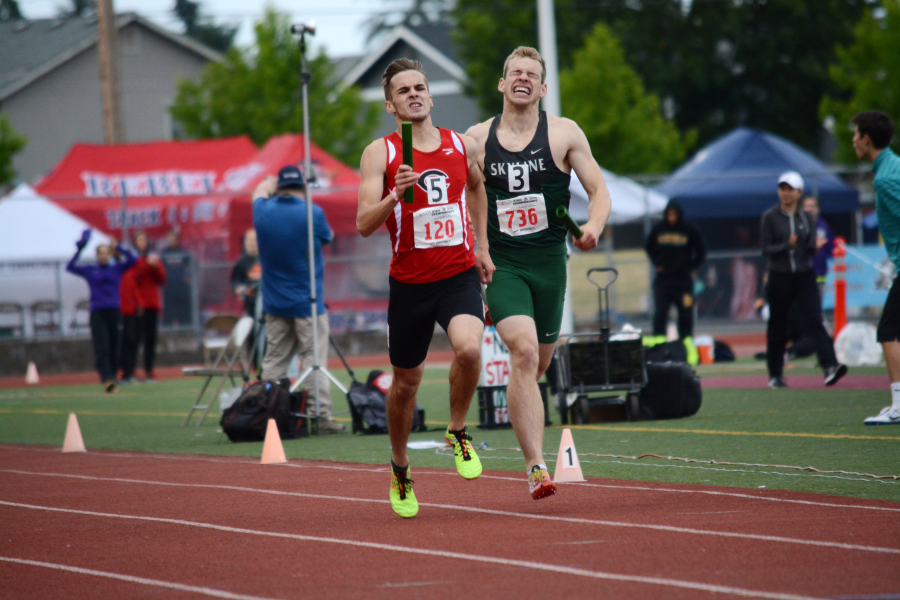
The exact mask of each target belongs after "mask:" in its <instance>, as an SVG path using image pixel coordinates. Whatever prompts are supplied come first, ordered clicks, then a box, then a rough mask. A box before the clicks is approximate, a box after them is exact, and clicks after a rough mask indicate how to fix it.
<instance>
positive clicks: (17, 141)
mask: <svg viewBox="0 0 900 600" xmlns="http://www.w3.org/2000/svg"><path fill="white" fill-rule="evenodd" d="M26 143H28V138H27V137H25V136H24V135H21V134H19V133H17V132H16V130H15V129H13V127H12V125H11V124H10V122H9V119H8V118H7V117H6V115H4V114H3V113H0V185H6V184H7V183H10V182H11V181H12V180H13V178H14V177H15V176H16V171H15V169H14V168H13V166H12V160H13V156H15V155H16V154H18V153H19V152H21V151H22V148H24V147H25V144H26Z"/></svg>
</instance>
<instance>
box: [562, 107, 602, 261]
mask: <svg viewBox="0 0 900 600" xmlns="http://www.w3.org/2000/svg"><path fill="white" fill-rule="evenodd" d="M560 121H561V124H562V123H565V126H566V129H567V131H566V138H567V139H568V141H569V151H568V153H567V155H566V158H567V159H568V162H569V164H570V165H571V166H572V169H573V170H574V171H575V174H576V175H578V179H579V180H580V181H581V185H583V186H584V191H585V192H587V196H588V201H589V202H590V204H588V222H587V223H585V224H584V225H582V226H581V230H582V231H583V232H584V234H583V235H582V236H581V237H580V238H578V239H575V240H573V243H574V244H575V247H577V248H578V249H579V250H582V251H585V252H587V251H588V250H593V249H594V248H596V247H597V241H598V240H599V239H600V234H601V233H603V228H604V227H605V226H606V221H607V220H608V219H609V211H610V209H611V208H612V200H611V199H610V197H609V190H608V189H607V188H606V181H604V180H603V172H602V171H601V170H600V165H598V164H597V161H596V160H594V155H593V154H591V145H590V144H589V143H588V141H587V137H585V135H584V132H583V131H582V130H581V128H580V127H579V126H578V125H576V124H575V122H574V121H568V120H564V119H561V120H560Z"/></svg>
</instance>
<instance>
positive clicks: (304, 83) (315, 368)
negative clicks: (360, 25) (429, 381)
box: [291, 23, 347, 434]
mask: <svg viewBox="0 0 900 600" xmlns="http://www.w3.org/2000/svg"><path fill="white" fill-rule="evenodd" d="M291 33H295V34H297V33H299V34H300V83H301V88H302V92H303V174H304V176H305V177H306V229H307V231H306V235H307V238H308V239H307V242H308V244H309V246H308V251H307V258H308V260H309V303H310V306H311V308H312V344H313V364H312V365H310V366H309V367H307V368H306V370H305V371H303V373H301V374H300V378H299V379H298V380H297V381H296V382H294V384H293V385H292V386H291V391H292V392H293V391H295V390H296V389H297V388H299V387H300V385H301V384H302V383H303V382H304V381H305V380H306V378H307V377H309V376H310V375H312V376H313V389H314V391H315V394H316V403H315V415H309V414H307V415H304V416H306V417H308V418H310V419H311V421H312V422H313V423H314V424H315V425H316V426H314V427H313V432H314V433H316V434H318V426H317V425H318V420H319V418H320V414H319V378H318V377H317V375H318V373H319V372H320V371H321V372H322V373H323V374H324V375H325V376H326V377H328V379H330V380H331V382H332V383H334V385H336V386H337V387H338V389H339V390H341V391H342V392H344V393H345V394H346V393H347V388H346V387H344V385H343V384H342V383H341V382H340V381H338V380H337V378H335V376H334V375H332V374H331V373H330V372H329V371H328V366H327V365H320V364H319V323H318V306H317V305H316V302H317V299H316V255H315V243H314V240H313V211H312V188H313V185H312V184H313V181H314V180H315V177H314V176H313V172H312V165H311V163H310V156H309V92H308V86H309V80H310V78H311V77H312V73H310V72H308V71H307V70H306V34H307V33H308V34H310V35H315V33H316V28H315V25H313V24H305V23H300V24H297V25H291Z"/></svg>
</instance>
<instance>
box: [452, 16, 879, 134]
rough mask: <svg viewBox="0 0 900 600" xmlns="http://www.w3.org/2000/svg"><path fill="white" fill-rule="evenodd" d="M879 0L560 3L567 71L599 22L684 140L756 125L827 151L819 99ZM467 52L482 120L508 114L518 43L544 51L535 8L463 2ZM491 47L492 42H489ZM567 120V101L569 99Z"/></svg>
mask: <svg viewBox="0 0 900 600" xmlns="http://www.w3.org/2000/svg"><path fill="white" fill-rule="evenodd" d="M871 2H872V0H739V1H738V0H693V2H692V3H690V5H688V3H685V2H683V1H682V0H644V1H637V0H607V1H604V2H593V3H591V2H584V0H557V2H556V25H557V42H558V43H557V47H558V54H559V67H560V69H561V70H565V69H569V68H571V67H572V65H573V60H574V52H575V50H576V49H577V48H580V47H581V46H582V45H583V44H584V40H585V37H586V36H587V35H588V34H589V33H590V32H591V31H592V29H593V27H594V25H595V24H596V23H597V22H603V23H605V24H606V25H608V26H609V27H610V29H611V31H612V33H614V34H615V35H616V36H617V37H618V38H619V39H620V40H621V43H622V47H623V48H624V51H625V56H626V59H627V61H628V63H629V64H630V65H631V67H632V68H634V70H635V71H636V72H637V74H638V75H639V76H640V78H641V79H642V80H643V82H644V85H645V86H646V88H647V90H648V91H650V92H652V93H654V94H657V95H658V96H659V97H660V98H661V99H662V101H663V104H664V106H665V108H666V110H665V113H666V116H667V117H671V118H673V119H674V120H675V123H676V124H677V125H678V128H679V129H680V130H681V131H682V132H683V133H686V132H689V131H691V130H692V129H696V130H697V132H698V142H699V143H706V142H708V141H710V140H711V139H713V138H715V137H718V136H720V135H722V134H724V133H726V132H727V131H729V130H730V129H732V128H733V127H736V126H738V125H746V126H750V127H758V128H761V129H766V130H770V131H773V132H775V133H778V134H780V135H783V136H785V137H787V138H789V139H791V140H793V141H794V142H796V143H798V144H800V145H801V146H803V147H805V148H807V149H810V150H813V151H815V150H817V149H818V146H819V142H820V138H821V134H822V127H821V125H820V121H819V117H818V104H819V99H820V98H821V97H822V95H823V94H825V93H826V92H828V91H829V87H830V85H831V84H830V82H829V80H828V74H827V70H828V65H829V64H830V63H831V62H832V61H833V60H834V49H835V47H836V46H837V45H840V44H846V43H849V41H850V40H852V35H853V28H854V26H855V24H856V23H857V22H858V21H859V19H860V17H861V15H862V14H863V12H864V9H865V7H866V6H867V5H868V4H870V3H871ZM452 14H453V17H454V18H455V20H456V22H457V24H458V27H457V31H456V39H457V42H458V43H457V46H458V48H459V51H460V54H461V55H462V58H463V59H464V60H465V62H466V71H467V73H468V75H469V78H470V80H471V83H470V86H469V89H468V92H469V93H471V94H472V95H473V96H474V97H476V98H477V99H478V101H479V104H480V106H481V108H482V115H481V116H482V117H487V116H490V115H493V114H496V113H497V112H499V110H500V103H501V100H502V99H501V98H500V95H499V94H498V93H497V91H496V89H497V81H498V80H499V78H500V69H501V67H502V65H503V61H504V60H505V58H506V56H507V55H508V54H509V53H510V52H511V51H512V50H513V49H514V48H515V47H516V46H518V45H529V46H535V47H536V46H537V16H536V9H535V3H534V2H533V1H531V0H528V1H527V2H526V1H523V0H458V2H457V8H456V10H455V11H454V12H453V13H452ZM488 40H489V43H486V42H487V41H488ZM562 104H563V110H565V104H566V98H565V97H563V98H562Z"/></svg>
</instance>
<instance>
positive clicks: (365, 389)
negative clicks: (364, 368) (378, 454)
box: [347, 369, 428, 433]
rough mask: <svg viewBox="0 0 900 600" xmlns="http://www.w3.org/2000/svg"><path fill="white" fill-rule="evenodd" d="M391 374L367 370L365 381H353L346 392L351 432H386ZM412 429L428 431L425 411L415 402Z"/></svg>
mask: <svg viewBox="0 0 900 600" xmlns="http://www.w3.org/2000/svg"><path fill="white" fill-rule="evenodd" d="M390 378H391V375H390V374H388V373H385V372H384V371H379V370H377V369H376V370H374V371H370V372H369V377H368V378H367V379H366V382H365V383H360V382H358V381H354V382H353V383H352V384H351V385H350V390H349V391H348V392H347V404H348V405H349V407H350V415H351V417H352V418H353V433H357V432H360V431H361V432H363V433H387V430H388V423H387V390H388V388H389V387H390ZM412 431H414V432H415V431H428V427H427V426H426V425H425V411H424V410H423V409H422V407H421V406H419V405H418V404H416V411H415V412H414V413H413V422H412Z"/></svg>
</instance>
